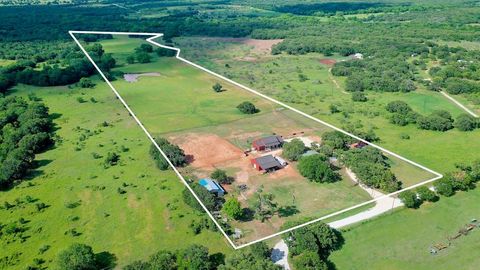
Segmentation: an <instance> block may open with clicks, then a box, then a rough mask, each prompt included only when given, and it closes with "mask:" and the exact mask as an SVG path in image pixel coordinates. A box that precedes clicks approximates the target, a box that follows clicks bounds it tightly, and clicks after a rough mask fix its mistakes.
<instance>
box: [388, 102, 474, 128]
mask: <svg viewBox="0 0 480 270" xmlns="http://www.w3.org/2000/svg"><path fill="white" fill-rule="evenodd" d="M386 110H387V111H388V112H390V113H391V115H390V122H391V123H392V124H395V125H399V126H406V125H408V124H417V126H418V128H420V129H425V130H435V131H447V130H450V129H452V128H454V127H456V128H458V129H459V130H460V131H471V130H474V129H476V128H478V127H479V126H480V121H478V120H477V119H476V118H475V117H473V116H471V115H469V114H465V113H464V114H460V115H459V116H458V117H457V119H456V120H454V119H453V117H452V115H451V114H450V113H449V112H447V111H445V110H437V111H434V112H432V113H431V114H430V115H428V116H423V115H421V114H419V113H417V112H415V111H413V109H412V108H411V107H410V106H409V105H408V104H407V103H405V102H403V101H400V100H397V101H392V102H390V103H388V104H387V106H386Z"/></svg>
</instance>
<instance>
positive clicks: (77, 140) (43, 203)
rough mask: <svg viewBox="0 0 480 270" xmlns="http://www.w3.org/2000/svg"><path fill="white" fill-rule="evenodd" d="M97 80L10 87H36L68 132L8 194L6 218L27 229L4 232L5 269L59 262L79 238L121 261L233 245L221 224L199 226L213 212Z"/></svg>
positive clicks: (27, 90)
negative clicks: (157, 156)
mask: <svg viewBox="0 0 480 270" xmlns="http://www.w3.org/2000/svg"><path fill="white" fill-rule="evenodd" d="M93 81H94V82H95V83H96V84H97V86H96V87H95V88H88V89H83V88H80V87H54V88H37V87H32V86H25V85H19V86H17V87H15V88H14V89H12V90H10V94H11V95H12V96H13V95H16V96H21V97H24V98H27V96H28V95H34V96H35V97H36V98H37V99H39V100H41V102H43V103H44V104H46V106H48V107H49V109H50V113H51V114H52V115H53V116H54V117H53V118H54V119H53V122H54V123H55V125H56V126H57V127H58V130H56V134H57V136H58V138H56V139H55V146H54V148H53V149H51V150H49V151H46V152H44V153H41V154H38V155H37V157H36V161H35V167H34V170H33V171H31V172H30V173H29V174H28V175H27V177H25V178H24V181H23V182H22V183H21V184H20V185H17V186H15V187H14V188H13V189H11V190H9V191H7V192H2V193H1V195H0V203H1V208H0V217H1V221H0V223H1V224H2V226H10V225H12V224H16V226H17V227H18V232H15V233H14V234H3V235H2V236H1V238H0V239H1V241H0V247H1V250H3V251H7V252H2V256H1V258H0V261H1V267H3V268H6V269H25V267H27V266H28V265H34V259H35V258H39V259H42V260H44V261H45V262H44V263H42V265H44V266H52V265H55V264H56V261H55V260H56V257H57V254H58V253H59V252H60V251H61V250H63V249H65V248H66V247H68V246H69V245H70V244H71V243H77V242H78V243H88V244H89V245H91V246H92V247H93V248H94V250H95V251H96V252H102V251H108V252H109V253H112V254H114V255H115V257H116V259H115V261H114V263H115V264H116V265H118V266H123V265H125V264H127V263H129V262H131V261H133V260H138V259H142V258H147V257H148V256H149V255H151V253H154V252H155V250H159V249H166V248H167V249H177V248H181V247H182V246H184V247H187V246H188V245H190V244H193V243H198V244H203V245H207V246H208V247H209V249H210V251H211V252H213V253H215V252H219V251H222V252H224V253H225V252H229V250H226V249H225V247H226V246H227V243H226V241H225V239H224V238H223V236H222V235H220V234H218V233H217V232H214V231H210V230H208V229H203V230H201V232H200V233H198V232H194V231H193V230H192V228H191V227H190V224H193V223H199V222H201V221H202V220H204V219H207V216H206V215H205V214H201V213H199V212H195V211H194V210H192V209H191V208H189V207H188V206H187V205H186V204H185V203H184V202H183V201H182V195H181V194H182V190H183V185H182V184H181V182H180V181H179V180H178V178H177V177H176V176H175V175H174V174H173V172H172V171H160V170H158V169H156V167H155V166H154V164H153V161H151V160H150V158H149V156H148V149H149V147H150V143H149V141H148V139H147V138H146V137H145V135H144V133H143V132H142V131H141V130H140V128H139V127H138V126H137V125H136V123H135V122H134V121H133V119H132V118H130V117H129V116H128V113H127V112H126V111H125V109H124V108H123V106H121V104H120V103H119V102H118V101H117V100H116V99H115V98H114V95H113V93H112V92H111V90H110V89H109V88H108V86H107V85H106V84H105V83H103V82H102V81H100V80H99V79H97V78H94V79H93ZM79 97H82V98H83V100H84V102H79V101H78V98H79ZM71 108H75V109H74V110H72V109H71ZM93 112H94V113H93ZM111 153H115V154H116V155H118V156H119V158H118V161H117V162H116V164H114V163H111V162H110V160H108V157H109V156H110V154H111ZM19 220H20V221H19ZM207 221H208V219H207ZM111 239H117V240H116V241H110V240H111ZM182 243H183V244H182ZM145 250H151V252H145Z"/></svg>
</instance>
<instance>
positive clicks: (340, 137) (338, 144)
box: [322, 131, 353, 150]
mask: <svg viewBox="0 0 480 270" xmlns="http://www.w3.org/2000/svg"><path fill="white" fill-rule="evenodd" d="M352 142H353V138H352V137H350V136H348V135H345V134H343V133H341V132H340V131H327V132H325V133H323V134H322V145H326V146H330V147H331V148H333V149H334V150H335V149H342V150H347V149H348V145H349V144H351V143H352Z"/></svg>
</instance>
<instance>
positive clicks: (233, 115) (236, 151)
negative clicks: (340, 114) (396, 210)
mask: <svg viewBox="0 0 480 270" xmlns="http://www.w3.org/2000/svg"><path fill="white" fill-rule="evenodd" d="M117 43H118V44H119V46H116V45H115V44H117ZM142 43H144V41H142V40H141V39H129V38H127V37H117V38H115V39H113V40H105V41H102V45H103V47H104V49H105V52H106V53H112V54H113V56H114V58H116V59H120V61H119V63H120V67H118V68H115V69H114V70H115V71H120V72H122V73H128V74H151V73H155V74H156V76H141V77H139V78H138V80H137V81H136V82H128V81H126V80H123V79H117V80H115V81H113V82H112V84H113V85H114V87H115V88H116V89H117V91H119V93H120V95H121V96H122V98H123V99H125V101H126V102H127V103H128V104H129V106H130V107H131V109H132V110H133V111H134V112H135V114H136V115H137V117H138V118H139V119H140V121H142V123H143V124H144V125H145V127H146V128H147V129H148V130H149V132H150V133H151V134H152V135H153V136H154V137H160V136H161V137H164V138H167V139H169V140H170V141H172V142H174V143H175V144H178V145H179V146H180V147H181V148H182V149H184V150H185V154H186V155H187V157H189V159H190V161H191V162H190V165H189V166H187V167H185V168H183V169H181V173H182V174H183V175H184V176H185V178H187V179H192V180H193V181H195V179H201V178H205V177H208V176H209V175H210V173H211V172H212V171H213V170H214V169H215V168H221V169H224V170H226V171H227V172H228V173H229V174H230V175H233V176H234V178H235V179H236V181H235V183H234V185H226V186H225V189H226V190H227V191H229V192H230V193H231V194H232V195H234V196H236V197H237V198H238V200H239V201H240V202H241V203H242V205H243V206H244V207H249V206H252V204H254V201H253V198H252V197H253V195H254V194H255V193H256V192H258V191H259V190H262V191H263V192H265V193H270V194H272V195H273V196H274V198H275V202H276V203H277V204H278V205H279V206H280V208H281V209H284V210H285V209H286V210H285V211H283V213H282V212H281V211H279V212H280V214H279V215H275V216H274V217H272V218H271V219H268V220H267V221H264V222H261V221H258V220H254V219H251V220H242V221H240V222H233V223H231V224H230V225H233V226H234V227H235V228H240V229H241V230H242V233H243V234H244V237H243V238H242V239H241V240H239V241H237V243H246V242H249V241H252V240H256V239H259V238H261V237H265V236H268V235H270V234H273V233H275V232H278V231H279V230H280V228H281V227H282V225H283V224H284V223H285V222H287V221H298V220H304V219H305V218H307V219H313V218H315V217H321V216H323V215H326V214H329V213H333V212H335V211H338V210H341V209H344V208H346V207H350V206H353V205H356V204H358V203H361V202H364V201H367V200H369V199H370V197H369V195H368V194H367V193H366V192H364V191H363V190H362V189H360V188H359V187H358V186H356V185H355V183H353V182H352V181H351V179H349V177H347V176H346V175H345V174H344V173H343V172H341V175H342V180H341V181H338V182H335V183H329V184H318V183H312V182H310V181H308V180H307V179H305V178H304V177H302V176H301V175H300V174H299V173H298V171H297V169H296V164H295V163H292V164H289V165H288V166H287V167H285V168H283V169H281V170H278V171H276V172H273V173H268V174H264V173H261V172H259V171H257V170H255V169H254V168H253V167H252V165H251V162H250V161H251V159H253V158H257V157H260V156H262V155H265V154H264V153H256V152H252V153H251V154H249V155H248V156H246V155H245V154H244V152H245V151H246V150H248V149H249V148H251V143H252V141H253V140H254V139H255V138H259V137H261V136H265V135H271V134H279V135H281V136H283V137H284V138H286V139H287V138H293V137H298V136H300V135H301V136H302V137H306V138H309V140H313V141H317V142H320V136H321V135H322V133H323V132H325V131H328V130H329V128H327V127H325V126H322V125H320V124H318V123H316V122H314V121H311V120H309V119H307V118H305V117H303V116H301V115H299V114H296V113H294V112H292V111H289V110H286V109H284V108H281V107H279V106H278V105H275V104H273V103H270V102H269V101H267V100H265V99H262V98H260V97H258V96H255V95H252V94H251V93H248V92H246V91H244V90H242V89H239V88H237V87H236V86H233V85H230V84H228V83H225V82H222V81H219V80H218V79H216V78H214V77H213V76H211V75H209V74H207V73H205V72H203V71H201V70H198V69H195V68H193V67H191V66H188V65H186V64H184V63H182V62H180V61H178V60H177V59H175V58H169V57H156V56H153V58H152V61H151V62H150V63H143V64H140V63H134V64H126V63H125V62H123V59H126V57H127V56H128V55H129V54H132V53H133V52H134V48H135V47H138V46H139V45H140V44H142ZM215 83H221V84H222V85H223V86H224V89H225V91H222V92H220V93H216V92H215V91H213V90H212V85H214V84H215ZM243 101H251V102H253V103H254V104H255V105H256V106H257V107H258V108H259V109H260V112H259V113H256V114H253V115H245V114H242V113H241V112H239V111H238V109H237V108H236V106H237V105H238V104H239V103H241V102H243ZM269 154H275V155H281V150H280V151H278V152H275V151H273V152H270V153H269ZM390 162H391V166H392V171H394V172H395V174H398V177H399V179H401V181H402V182H403V184H404V187H406V186H409V185H411V184H415V183H419V182H421V181H425V180H427V179H430V178H432V177H433V175H431V174H430V173H428V172H425V171H423V170H421V169H419V168H416V167H414V166H412V165H410V164H407V163H405V162H403V161H401V160H399V159H396V158H393V157H390ZM242 184H244V185H246V186H247V189H246V190H244V191H240V192H239V191H237V186H238V185H242Z"/></svg>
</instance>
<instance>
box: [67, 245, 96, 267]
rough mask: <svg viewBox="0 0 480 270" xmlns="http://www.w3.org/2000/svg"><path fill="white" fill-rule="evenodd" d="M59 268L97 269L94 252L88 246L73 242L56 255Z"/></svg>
mask: <svg viewBox="0 0 480 270" xmlns="http://www.w3.org/2000/svg"><path fill="white" fill-rule="evenodd" d="M58 268H59V269H60V270H87V269H97V261H96V259H95V253H93V250H92V248H91V247H90V246H87V245H84V244H73V245H71V246H70V247H68V248H67V249H66V250H64V251H62V252H61V253H60V254H59V255H58Z"/></svg>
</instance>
